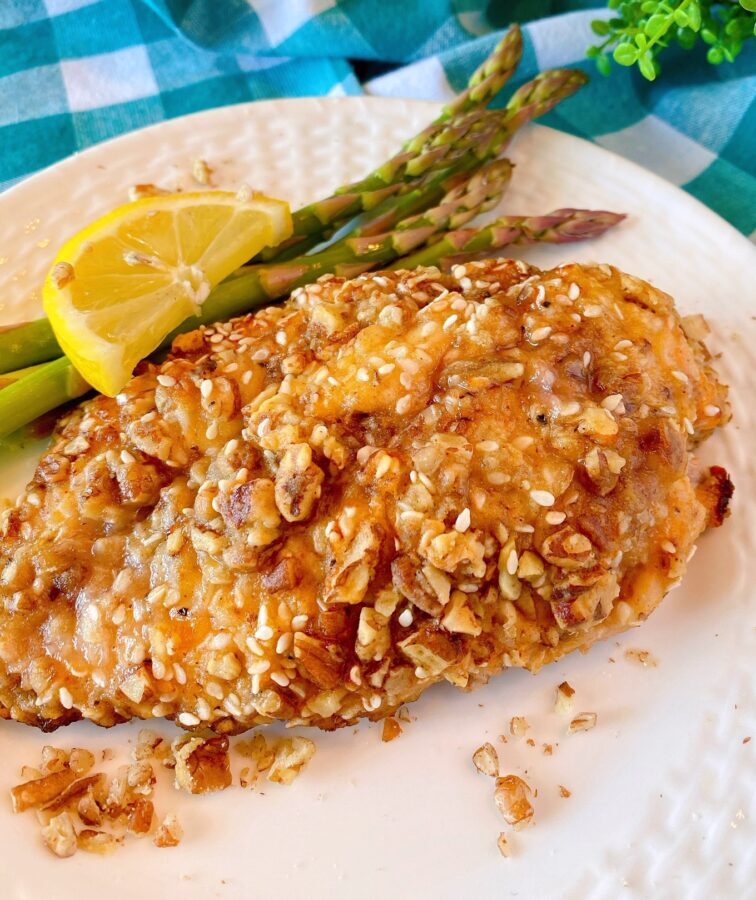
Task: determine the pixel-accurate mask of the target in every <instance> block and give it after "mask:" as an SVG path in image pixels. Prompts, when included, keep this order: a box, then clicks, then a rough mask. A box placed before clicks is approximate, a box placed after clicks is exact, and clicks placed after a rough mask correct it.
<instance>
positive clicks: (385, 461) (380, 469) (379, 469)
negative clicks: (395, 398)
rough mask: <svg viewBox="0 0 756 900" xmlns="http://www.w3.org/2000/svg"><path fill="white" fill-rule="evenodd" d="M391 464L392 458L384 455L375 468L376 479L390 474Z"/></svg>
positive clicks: (386, 454)
mask: <svg viewBox="0 0 756 900" xmlns="http://www.w3.org/2000/svg"><path fill="white" fill-rule="evenodd" d="M397 407H398V404H397ZM397 412H399V409H398V408H397ZM391 462H392V460H391V457H390V456H389V455H388V453H382V454H381V458H380V459H379V460H378V463H377V465H376V467H375V477H376V478H382V477H383V476H384V475H385V474H386V472H388V470H389V469H390V468H391Z"/></svg>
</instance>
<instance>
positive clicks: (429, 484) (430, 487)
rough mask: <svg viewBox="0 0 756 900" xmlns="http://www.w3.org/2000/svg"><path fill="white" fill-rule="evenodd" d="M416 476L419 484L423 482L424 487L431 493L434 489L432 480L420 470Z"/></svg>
mask: <svg viewBox="0 0 756 900" xmlns="http://www.w3.org/2000/svg"><path fill="white" fill-rule="evenodd" d="M418 478H419V479H420V482H421V484H424V485H425V487H427V488H428V490H429V491H430V492H431V493H433V491H434V490H435V488H434V486H433V482H432V481H431V480H430V478H429V477H428V476H427V475H426V474H425V472H420V473H419V474H418Z"/></svg>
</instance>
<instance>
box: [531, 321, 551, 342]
mask: <svg viewBox="0 0 756 900" xmlns="http://www.w3.org/2000/svg"><path fill="white" fill-rule="evenodd" d="M550 334H551V325H544V326H543V327H542V328H536V330H535V331H533V332H532V333H531V335H530V340H531V341H535V342H536V343H537V342H538V341H542V340H544V338H547V337H548V336H549V335H550Z"/></svg>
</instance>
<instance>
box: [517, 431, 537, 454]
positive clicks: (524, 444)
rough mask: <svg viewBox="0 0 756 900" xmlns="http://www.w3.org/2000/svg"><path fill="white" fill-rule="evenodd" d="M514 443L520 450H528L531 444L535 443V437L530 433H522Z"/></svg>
mask: <svg viewBox="0 0 756 900" xmlns="http://www.w3.org/2000/svg"><path fill="white" fill-rule="evenodd" d="M512 443H513V444H514V446H515V447H517V449H518V450H527V449H528V447H530V446H531V444H534V443H535V438H533V437H531V436H530V435H529V434H521V435H519V436H518V437H516V438H515V439H514V440H513V441H512Z"/></svg>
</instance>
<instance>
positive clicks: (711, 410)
mask: <svg viewBox="0 0 756 900" xmlns="http://www.w3.org/2000/svg"><path fill="white" fill-rule="evenodd" d="M720 412H721V410H720V408H719V407H718V406H714V404H713V403H709V404H708V405H707V406H704V415H705V416H710V417H714V416H718V415H719V413H720Z"/></svg>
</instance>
